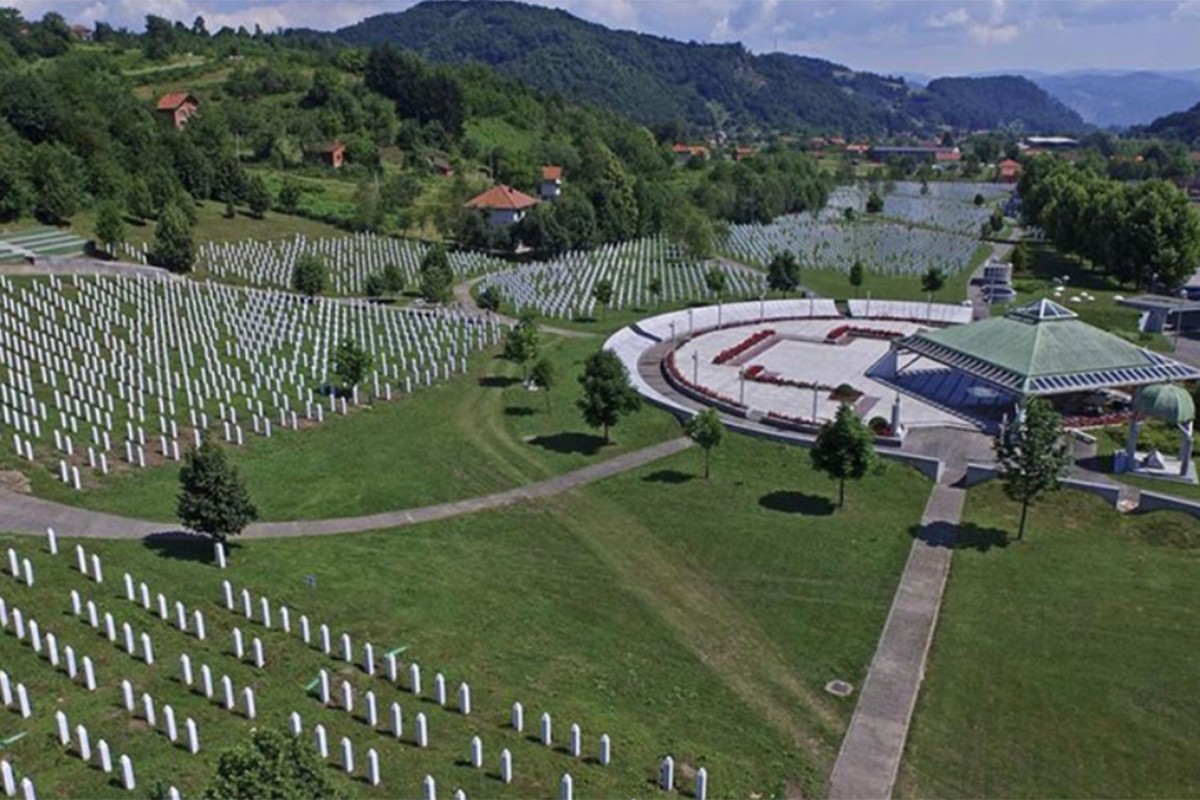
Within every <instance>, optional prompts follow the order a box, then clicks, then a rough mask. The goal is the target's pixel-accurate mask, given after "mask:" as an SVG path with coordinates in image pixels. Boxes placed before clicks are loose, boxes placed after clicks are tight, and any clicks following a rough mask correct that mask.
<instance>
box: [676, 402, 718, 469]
mask: <svg viewBox="0 0 1200 800" xmlns="http://www.w3.org/2000/svg"><path fill="white" fill-rule="evenodd" d="M685 430H686V432H687V435H688V438H689V439H691V440H692V441H693V442H695V443H696V444H697V445H699V446H700V448H701V449H702V450H704V480H708V462H709V456H710V455H711V453H712V449H713V448H714V447H716V446H717V445H719V444H721V440H722V439H723V438H725V424H724V423H723V422H721V415H720V414H718V413H717V410H716V409H715V408H708V409H705V410H704V411H701V412H700V413H698V414H696V415H695V416H693V417H692V418H691V419H689V420H688V421H687V426H686V428H685Z"/></svg>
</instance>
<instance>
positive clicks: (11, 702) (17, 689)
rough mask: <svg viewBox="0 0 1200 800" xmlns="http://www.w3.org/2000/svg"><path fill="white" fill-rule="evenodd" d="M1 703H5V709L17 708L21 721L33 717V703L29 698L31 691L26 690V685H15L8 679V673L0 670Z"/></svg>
mask: <svg viewBox="0 0 1200 800" xmlns="http://www.w3.org/2000/svg"><path fill="white" fill-rule="evenodd" d="M0 703H3V705H4V707H5V708H15V709H16V710H17V712H18V713H20V715H21V719H29V718H30V717H31V716H32V715H33V701H32V700H31V699H30V697H29V690H28V689H26V688H25V684H23V683H17V684H15V685H14V684H13V682H12V679H11V678H9V677H8V673H7V672H5V671H4V670H2V669H0Z"/></svg>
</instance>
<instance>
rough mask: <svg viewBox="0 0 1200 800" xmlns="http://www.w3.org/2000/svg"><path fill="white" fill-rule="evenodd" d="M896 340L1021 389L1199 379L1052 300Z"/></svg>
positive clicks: (1064, 389) (1053, 389)
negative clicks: (1083, 318) (1080, 317)
mask: <svg viewBox="0 0 1200 800" xmlns="http://www.w3.org/2000/svg"><path fill="white" fill-rule="evenodd" d="M898 344H899V346H901V347H903V348H904V349H907V350H911V351H913V352H917V353H920V354H921V355H924V356H926V357H928V358H931V359H933V360H935V361H939V362H942V363H945V364H948V365H949V366H953V367H955V368H957V369H960V370H963V371H965V372H969V373H971V374H973V375H976V376H977V377H980V378H982V379H984V380H987V381H989V382H991V383H994V384H996V385H999V386H1002V387H1003V388H1006V389H1008V390H1010V391H1013V392H1016V393H1019V394H1022V395H1028V394H1056V393H1061V392H1071V391H1082V390H1086V389H1095V388H1103V387H1105V386H1125V385H1139V384H1145V383H1156V382H1162V381H1175V380H1194V379H1196V378H1200V370H1196V369H1194V368H1192V367H1190V366H1188V365H1186V364H1181V363H1179V362H1177V361H1174V360H1172V359H1169V358H1166V357H1165V356H1162V355H1159V354H1157V353H1152V352H1150V351H1149V350H1146V349H1144V348H1141V347H1138V346H1137V345H1135V344H1132V343H1130V342H1128V341H1126V340H1125V339H1122V338H1121V337H1119V336H1116V335H1114V334H1111V333H1109V332H1107V331H1103V330H1101V329H1099V328H1096V327H1093V326H1091V325H1088V324H1087V323H1086V322H1084V321H1083V320H1081V319H1079V316H1078V315H1077V314H1075V313H1074V312H1072V311H1070V310H1069V309H1066V308H1064V307H1062V306H1061V305H1059V304H1058V303H1055V302H1054V301H1052V300H1038V301H1035V302H1033V303H1030V304H1029V305H1026V306H1022V307H1020V308H1016V309H1013V310H1012V311H1009V312H1008V313H1007V314H1005V315H1004V316H1002V317H992V318H990V319H985V320H980V321H978V322H973V323H971V324H969V325H958V326H954V327H950V328H942V329H938V330H929V331H924V332H922V333H918V334H916V335H913V336H909V337H906V338H904V339H901V340H900V341H899V342H898Z"/></svg>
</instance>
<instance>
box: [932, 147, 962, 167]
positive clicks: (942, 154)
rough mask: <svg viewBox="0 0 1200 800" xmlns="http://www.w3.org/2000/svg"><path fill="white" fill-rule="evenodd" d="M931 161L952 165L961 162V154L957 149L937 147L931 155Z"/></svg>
mask: <svg viewBox="0 0 1200 800" xmlns="http://www.w3.org/2000/svg"><path fill="white" fill-rule="evenodd" d="M933 160H934V161H935V162H938V163H951V164H953V163H955V162H958V161H962V152H961V151H960V150H959V149H958V148H957V147H939V148H937V149H936V150H935V151H934V153H933Z"/></svg>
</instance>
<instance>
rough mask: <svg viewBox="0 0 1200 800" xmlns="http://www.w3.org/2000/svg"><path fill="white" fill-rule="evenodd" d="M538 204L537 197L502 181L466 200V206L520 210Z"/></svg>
mask: <svg viewBox="0 0 1200 800" xmlns="http://www.w3.org/2000/svg"><path fill="white" fill-rule="evenodd" d="M537 204H538V201H537V198H534V197H530V196H529V195H527V194H525V193H524V192H519V191H517V190H516V189H514V188H512V187H511V186H505V185H504V184H502V183H500V184H497V185H495V186H493V187H492V188H490V189H488V190H487V191H486V192H484V193H483V194H480V195H476V196H475V197H472V198H471V199H470V200H468V201H467V202H466V207H467V208H483V209H488V210H493V209H511V210H513V211H520V210H521V209H523V208H530V207H531V206H536V205H537Z"/></svg>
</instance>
